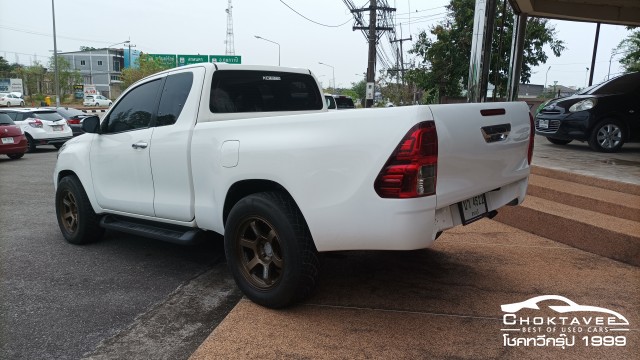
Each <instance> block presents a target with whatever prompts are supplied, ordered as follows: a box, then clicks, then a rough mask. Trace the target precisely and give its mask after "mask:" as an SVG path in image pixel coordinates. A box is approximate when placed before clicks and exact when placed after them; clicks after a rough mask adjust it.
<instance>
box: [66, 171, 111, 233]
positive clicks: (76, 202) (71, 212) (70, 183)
mask: <svg viewBox="0 0 640 360" xmlns="http://www.w3.org/2000/svg"><path fill="white" fill-rule="evenodd" d="M56 217H57V218H58V225H59V226H60V231H62V236H64V238H65V239H66V240H67V241H68V242H70V243H72V244H76V245H81V244H87V243H90V242H95V241H98V240H100V239H101V238H102V235H103V234H104V228H102V227H100V217H99V216H98V215H96V213H95V212H94V211H93V208H92V207H91V203H90V202H89V198H88V197H87V193H86V192H85V191H84V188H83V187H82V183H80V180H78V178H77V177H75V176H66V177H64V178H62V180H60V183H58V189H57V190H56Z"/></svg>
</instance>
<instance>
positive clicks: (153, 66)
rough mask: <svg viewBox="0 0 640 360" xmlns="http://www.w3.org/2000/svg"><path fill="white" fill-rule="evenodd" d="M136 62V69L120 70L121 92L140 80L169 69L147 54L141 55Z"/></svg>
mask: <svg viewBox="0 0 640 360" xmlns="http://www.w3.org/2000/svg"><path fill="white" fill-rule="evenodd" d="M136 62H137V64H138V65H139V66H138V67H130V68H126V69H123V70H122V90H124V89H126V88H128V87H129V86H131V84H133V83H135V82H136V81H138V80H140V79H142V78H145V77H147V76H149V75H153V74H155V73H157V72H160V71H163V70H167V69H169V68H170V66H169V65H166V64H163V63H161V62H160V61H158V60H155V59H153V58H152V57H150V56H149V55H148V54H141V55H140V57H139V58H138V59H137V60H136Z"/></svg>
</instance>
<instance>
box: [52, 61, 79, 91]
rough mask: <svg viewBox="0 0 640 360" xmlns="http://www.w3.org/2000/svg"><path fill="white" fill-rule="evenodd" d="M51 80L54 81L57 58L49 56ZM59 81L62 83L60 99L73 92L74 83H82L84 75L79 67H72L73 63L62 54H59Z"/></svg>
mask: <svg viewBox="0 0 640 360" xmlns="http://www.w3.org/2000/svg"><path fill="white" fill-rule="evenodd" d="M49 70H50V71H49V74H48V77H49V80H50V81H51V82H52V83H54V76H55V75H54V71H55V58H54V57H53V56H52V57H51V58H49ZM58 82H59V84H60V99H64V98H65V97H66V96H67V95H69V94H72V93H73V85H75V84H82V75H80V71H79V70H77V69H72V68H71V63H70V62H69V61H68V60H67V59H65V58H64V57H62V56H58Z"/></svg>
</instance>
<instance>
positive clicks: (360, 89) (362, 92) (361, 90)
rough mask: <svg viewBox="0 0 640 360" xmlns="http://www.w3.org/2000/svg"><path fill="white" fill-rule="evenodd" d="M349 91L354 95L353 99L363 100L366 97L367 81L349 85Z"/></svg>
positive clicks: (363, 80)
mask: <svg viewBox="0 0 640 360" xmlns="http://www.w3.org/2000/svg"><path fill="white" fill-rule="evenodd" d="M351 90H353V92H354V93H355V95H356V97H355V98H354V99H364V97H365V96H366V95H367V80H365V79H362V80H360V81H358V82H355V83H351Z"/></svg>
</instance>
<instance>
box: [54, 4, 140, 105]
mask: <svg viewBox="0 0 640 360" xmlns="http://www.w3.org/2000/svg"><path fill="white" fill-rule="evenodd" d="M52 1H53V0H52ZM130 42H131V41H130V40H126V41H121V42H117V43H115V44H111V45H109V46H107V86H108V88H109V99H111V64H110V63H111V59H110V57H109V56H110V55H111V47H112V46H116V45H120V44H129V43H130ZM116 55H117V53H116Z"/></svg>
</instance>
